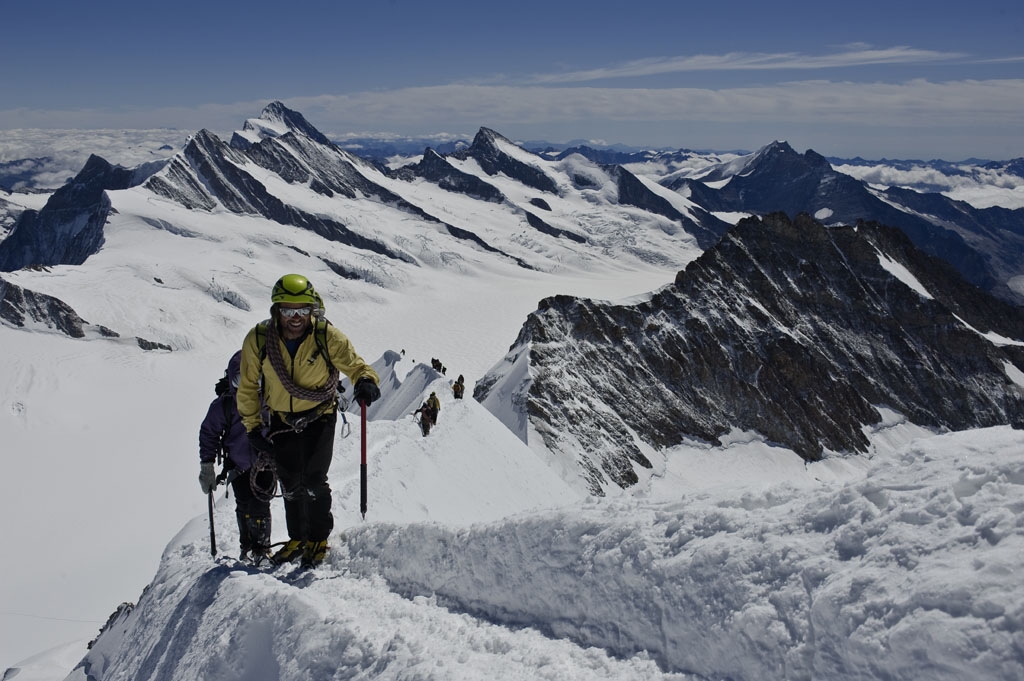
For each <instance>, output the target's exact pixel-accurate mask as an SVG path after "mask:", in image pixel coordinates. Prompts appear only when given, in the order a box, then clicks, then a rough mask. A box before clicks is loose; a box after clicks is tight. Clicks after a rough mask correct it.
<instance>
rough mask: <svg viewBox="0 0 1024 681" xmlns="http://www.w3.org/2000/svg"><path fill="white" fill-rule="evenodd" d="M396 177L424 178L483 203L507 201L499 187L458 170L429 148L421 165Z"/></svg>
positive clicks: (399, 173)
mask: <svg viewBox="0 0 1024 681" xmlns="http://www.w3.org/2000/svg"><path fill="white" fill-rule="evenodd" d="M396 176H398V177H400V178H403V179H411V178H412V177H422V178H423V179H425V180H430V181H431V182H433V183H435V184H436V185H437V186H439V187H441V188H442V189H446V190H448V191H450V192H455V193H457V194H465V195H466V196H472V197H473V198H475V199H479V200H481V201H491V202H494V203H500V202H502V201H504V200H505V196H504V195H503V194H502V193H501V190H499V189H498V188H497V187H495V186H494V185H491V184H488V183H486V182H484V181H483V180H481V179H480V178H479V177H477V176H476V175H470V174H469V173H464V172H462V171H461V170H458V169H457V168H455V167H454V166H453V165H452V164H450V163H449V162H448V161H446V160H445V159H444V158H443V157H442V156H440V155H439V154H438V153H437V152H436V151H434V150H433V149H430V148H429V147H428V148H427V149H426V150H424V152H423V158H422V159H421V160H420V161H419V163H414V164H413V165H410V166H406V167H404V168H402V169H400V170H399V171H398V172H397V173H396Z"/></svg>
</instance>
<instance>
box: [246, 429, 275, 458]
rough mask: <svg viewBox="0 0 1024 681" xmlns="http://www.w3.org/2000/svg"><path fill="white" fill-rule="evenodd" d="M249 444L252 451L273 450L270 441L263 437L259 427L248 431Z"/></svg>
mask: <svg viewBox="0 0 1024 681" xmlns="http://www.w3.org/2000/svg"><path fill="white" fill-rule="evenodd" d="M248 434H249V446H250V447H251V448H252V450H253V451H254V452H269V451H273V449H274V445H272V444H271V443H270V440H268V439H267V438H265V437H263V433H261V432H260V429H259V428H256V429H255V430H250V431H249V433H248Z"/></svg>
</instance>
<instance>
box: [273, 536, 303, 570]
mask: <svg viewBox="0 0 1024 681" xmlns="http://www.w3.org/2000/svg"><path fill="white" fill-rule="evenodd" d="M305 547H306V542H304V541H300V540H298V539H289V540H288V541H287V542H286V543H285V545H284V546H282V547H281V548H280V549H278V551H277V553H275V554H274V555H272V556H271V557H270V562H271V563H273V564H274V565H281V564H283V563H290V562H292V561H293V560H298V559H299V558H302V554H303V549H304V548H305Z"/></svg>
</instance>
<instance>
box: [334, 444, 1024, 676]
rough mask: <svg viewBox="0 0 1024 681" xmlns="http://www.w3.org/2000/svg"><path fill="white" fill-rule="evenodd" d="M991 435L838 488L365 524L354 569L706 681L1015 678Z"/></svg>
mask: <svg viewBox="0 0 1024 681" xmlns="http://www.w3.org/2000/svg"><path fill="white" fill-rule="evenodd" d="M993 436H994V437H996V438H998V439H999V440H1000V441H1001V442H1003V443H1004V444H1005V445H1006V446H1007V447H1006V448H1003V449H1001V450H1000V452H999V454H998V455H996V456H994V457H993V456H991V452H990V451H989V450H986V451H985V452H984V454H982V452H978V451H977V450H976V449H975V448H973V447H971V446H967V447H965V448H964V449H960V447H961V446H962V444H961V442H962V441H961V440H958V438H957V436H948V437H947V438H944V439H943V438H939V439H936V441H934V442H924V443H920V444H917V445H914V446H911V447H908V448H907V449H906V450H905V451H904V452H902V453H901V454H900V455H899V456H898V457H895V458H894V459H892V460H888V461H879V462H876V463H875V464H874V465H873V466H872V468H871V469H870V470H869V471H867V472H866V475H867V479H865V480H862V481H860V482H856V483H851V484H847V485H843V486H841V487H838V488H826V489H817V490H808V489H805V488H798V487H795V486H789V485H779V486H776V487H771V488H768V489H764V490H755V491H750V492H747V493H744V494H742V496H731V495H723V496H719V495H715V494H693V495H691V494H684V495H682V496H681V498H679V499H678V500H675V501H659V502H654V501H642V500H633V499H615V500H607V501H604V502H600V503H594V504H591V505H588V506H585V507H583V508H582V509H573V510H571V511H565V512H558V511H554V512H545V513H540V514H535V515H530V516H527V517H517V518H515V519H512V520H509V521H502V522H498V523H491V524H488V525H481V526H474V527H472V528H470V529H468V530H464V531H460V532H452V531H451V530H450V529H448V528H445V527H442V526H437V525H425V524H418V525H417V524H413V525H408V526H381V525H378V526H370V527H361V528H359V529H358V530H356V531H353V532H351V533H350V535H349V549H350V560H349V562H348V565H350V566H351V568H352V569H353V570H355V569H357V568H358V571H359V572H365V573H366V574H368V575H370V574H377V573H379V574H381V575H383V576H384V578H385V579H386V580H387V582H388V583H389V584H390V585H392V587H393V588H395V589H396V590H398V591H399V592H400V593H404V594H406V595H408V596H409V597H417V596H418V597H432V598H436V599H437V602H438V603H439V604H441V605H445V606H447V607H449V608H451V609H453V610H457V611H464V612H470V613H472V614H474V615H475V616H477V617H480V618H482V619H484V620H487V621H490V622H501V623H504V624H508V625H512V626H526V627H532V628H536V629H539V630H540V631H543V632H545V633H548V634H549V635H551V636H554V637H557V638H568V639H570V640H572V641H575V642H577V643H578V644H580V645H582V646H596V647H599V648H602V649H605V650H608V651H610V652H612V653H613V654H615V655H618V656H629V655H634V654H637V653H639V652H640V651H646V652H647V653H648V654H650V655H651V656H652V657H654V659H656V660H657V661H658V663H659V665H660V666H661V667H662V668H663V669H666V670H668V671H672V672H684V671H685V672H695V673H697V674H700V675H701V676H703V677H706V678H732V679H737V680H739V679H749V680H751V681H754V680H761V681H769V680H772V679H778V680H779V681H783V680H785V681H797V680H799V679H830V680H832V681H838V680H841V679H877V678H928V679H951V680H952V679H964V678H974V679H978V678H986V679H1012V678H1015V677H1017V676H1018V675H1019V674H1021V673H1024V658H1021V657H1020V654H1019V644H1020V640H1021V638H1020V637H1021V635H1022V633H1024V630H1022V624H1021V619H1020V617H1021V616H1022V615H1024V585H1020V584H1017V585H1015V586H1011V587H1009V590H1008V591H1004V584H1005V580H1006V579H1007V577H1008V574H1009V573H1011V572H1013V571H1015V569H1016V566H1017V563H1018V557H1019V552H1020V551H1021V550H1022V549H1024V528H1022V527H1021V525H1020V523H1019V519H1020V508H1019V503H1018V501H1017V499H1019V498H1020V495H1022V494H1024V466H1022V462H1021V460H1020V458H1019V456H1017V455H1015V454H1013V453H1012V451H1011V448H1012V446H1013V445H1012V444H1011V443H1012V442H1013V441H1015V440H1019V438H1020V436H1019V434H1017V433H1015V432H1014V431H1011V430H1010V429H1008V428H1007V429H1003V430H996V431H993ZM670 456H671V455H670ZM982 460H983V461H984V462H983V463H982ZM965 568H968V569H969V570H970V574H971V577H969V578H967V579H965V580H964V581H960V579H959V578H958V575H961V574H962V571H963V570H964V569H965Z"/></svg>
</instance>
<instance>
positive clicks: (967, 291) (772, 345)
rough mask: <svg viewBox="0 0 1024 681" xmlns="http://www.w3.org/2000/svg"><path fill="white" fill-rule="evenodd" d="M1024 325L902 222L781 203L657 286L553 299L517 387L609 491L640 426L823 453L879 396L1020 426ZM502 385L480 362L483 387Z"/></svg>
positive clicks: (842, 439) (918, 413)
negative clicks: (637, 294) (927, 249)
mask: <svg viewBox="0 0 1024 681" xmlns="http://www.w3.org/2000/svg"><path fill="white" fill-rule="evenodd" d="M894 272H896V273H899V274H900V277H897V276H895V275H894V274H893V273H894ZM907 282H911V283H910V284H908V283H907ZM915 287H920V288H921V290H922V291H925V292H926V293H925V294H924V295H922V293H920V292H918V291H917V290H915ZM982 334H990V336H989V338H993V339H995V340H996V342H992V340H990V339H989V338H986V337H983V335H982ZM1000 339H1007V340H1000ZM1009 339H1016V341H1014V340H1009ZM1022 339H1024V312H1022V311H1021V310H1020V309H1018V308H1016V307H1014V306H1011V305H1008V304H1006V303H1004V302H1001V301H1000V300H998V299H996V298H994V297H993V296H991V295H988V294H986V293H985V292H983V291H981V290H979V289H977V288H975V287H973V286H971V285H970V284H968V283H967V282H965V281H964V280H963V279H962V278H961V277H960V276H959V275H958V274H957V273H956V271H955V270H954V269H953V268H952V267H950V266H949V265H948V264H947V263H945V262H943V261H941V260H938V259H936V258H933V257H930V256H928V255H926V254H924V253H923V252H921V251H920V250H918V249H917V248H916V247H915V246H914V245H913V244H912V243H911V242H910V241H909V240H908V239H907V238H906V237H905V236H904V235H903V234H902V233H900V232H899V231H897V230H894V229H891V228H887V227H884V226H881V225H879V224H877V223H861V224H859V225H857V226H856V227H835V228H826V227H823V226H822V225H821V224H819V223H817V222H815V221H814V220H812V219H810V218H809V217H807V216H800V217H798V218H797V219H796V220H795V221H790V220H789V218H788V217H786V216H785V215H784V214H781V213H778V214H773V215H769V216H767V217H765V218H764V219H756V218H751V219H747V220H744V221H743V222H741V223H740V224H739V225H738V226H737V227H735V228H734V229H733V230H731V231H730V232H728V233H727V234H726V235H725V236H724V237H723V238H722V239H721V241H720V242H719V243H718V244H717V245H716V246H715V247H714V248H712V249H710V250H708V251H706V252H705V253H704V254H703V255H702V256H701V257H700V258H698V259H697V260H695V261H694V262H692V263H691V264H690V265H689V266H688V267H687V268H686V269H685V270H684V271H682V272H680V273H679V275H678V276H677V278H676V282H675V285H674V286H673V287H670V288H668V289H666V290H664V291H662V292H660V293H658V294H656V295H654V296H653V297H652V299H651V300H650V301H649V302H645V303H642V304H638V305H628V306H615V305H610V304H602V303H595V302H593V301H588V300H580V299H575V298H570V297H564V296H563V297H555V298H549V299H546V300H544V301H542V302H541V305H540V308H539V309H538V310H537V311H536V312H535V313H533V314H532V315H530V317H529V318H528V320H527V322H526V324H525V325H524V327H523V330H522V332H521V333H520V337H519V339H518V340H517V342H516V345H515V346H514V349H513V353H521V352H528V353H529V365H530V375H531V376H532V381H531V382H530V383H529V385H528V389H527V391H526V393H525V395H520V396H519V397H518V398H514V399H519V400H521V403H522V409H523V410H525V412H526V414H527V416H528V418H529V419H530V422H531V423H532V424H533V425H534V427H535V429H536V431H537V432H539V433H540V435H541V437H543V438H544V440H545V444H546V445H547V446H548V448H549V449H551V450H552V451H554V452H564V453H567V454H568V453H572V454H574V455H575V453H576V452H577V451H579V449H580V448H582V449H583V450H585V451H586V455H585V456H584V457H583V459H582V460H581V461H580V462H579V463H580V465H581V467H582V469H583V472H584V477H585V478H586V480H587V481H588V483H589V484H590V487H591V490H592V491H594V492H595V493H601V487H602V485H606V484H608V483H612V484H616V485H619V486H622V487H626V486H629V485H630V484H632V483H633V482H635V480H636V475H635V473H634V466H635V465H639V466H649V465H650V464H649V461H648V460H647V458H646V457H645V455H644V453H643V450H642V449H641V446H640V445H638V443H637V439H639V440H640V441H642V442H643V443H644V444H645V445H649V446H650V447H653V448H656V449H659V448H665V447H670V446H673V445H677V444H680V443H682V442H684V441H686V440H687V439H694V438H695V439H699V440H705V441H709V442H715V443H717V442H719V438H720V437H721V436H722V435H724V434H725V433H727V432H728V431H729V430H730V429H732V428H733V427H736V428H739V429H741V430H750V431H756V432H758V433H760V434H761V435H763V436H764V437H765V438H766V439H767V440H768V441H770V442H773V443H778V444H780V445H783V446H786V447H789V448H792V449H793V450H794V451H796V452H797V453H799V454H800V455H801V456H802V457H804V458H806V459H808V460H814V459H817V458H819V457H820V456H821V455H822V453H823V451H824V450H825V449H829V450H832V451H836V452H853V451H863V450H864V449H865V448H866V445H867V440H866V438H865V436H864V434H863V432H862V429H863V427H864V426H867V425H871V424H875V423H877V422H879V420H880V415H879V412H878V411H877V409H876V407H887V408H889V409H892V410H894V411H897V412H900V413H902V414H904V415H905V416H906V417H907V418H909V419H910V420H911V421H912V422H914V423H917V424H920V425H923V426H927V427H932V428H937V429H950V430H959V429H964V428H971V427H981V426H990V425H996V424H1012V425H1014V426H1015V427H1022V426H1024V388H1022V387H1021V386H1019V385H1016V384H1015V383H1014V382H1013V381H1012V380H1011V379H1010V378H1009V377H1008V373H1007V368H1006V367H1007V365H1012V366H1014V367H1016V368H1017V370H1018V371H1019V370H1024V345H1022V344H1020V343H1019V342H1017V341H1019V340H1022ZM506 361H507V360H506ZM495 389H506V390H507V389H508V386H502V385H500V380H496V379H494V378H493V377H492V378H490V379H488V377H485V378H484V380H482V381H480V382H479V383H478V388H477V391H476V392H477V394H475V395H474V396H475V397H476V398H477V399H478V400H484V399H486V398H487V397H488V394H489V393H490V392H491V391H493V390H495Z"/></svg>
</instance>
